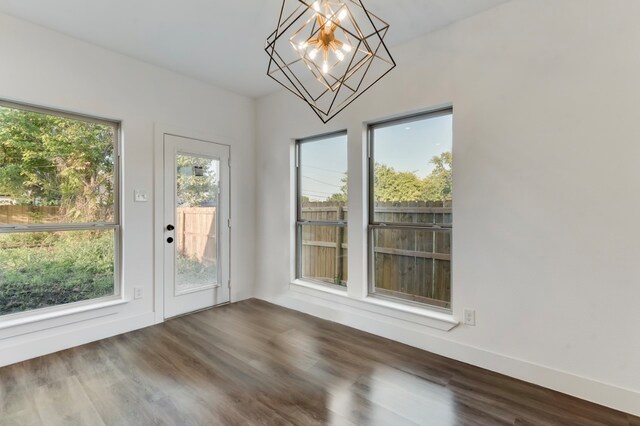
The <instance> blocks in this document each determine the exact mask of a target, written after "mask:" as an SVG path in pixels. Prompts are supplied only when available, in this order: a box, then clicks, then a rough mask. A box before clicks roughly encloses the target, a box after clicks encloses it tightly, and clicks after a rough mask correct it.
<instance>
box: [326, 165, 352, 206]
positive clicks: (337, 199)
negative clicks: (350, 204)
mask: <svg viewBox="0 0 640 426" xmlns="http://www.w3.org/2000/svg"><path fill="white" fill-rule="evenodd" d="M340 181H341V182H342V186H341V187H340V192H337V193H335V194H333V195H331V196H330V197H329V198H327V201H330V202H334V203H344V204H346V203H347V198H348V195H347V189H348V187H347V174H346V173H345V174H344V176H343V177H342V179H341V180H340Z"/></svg>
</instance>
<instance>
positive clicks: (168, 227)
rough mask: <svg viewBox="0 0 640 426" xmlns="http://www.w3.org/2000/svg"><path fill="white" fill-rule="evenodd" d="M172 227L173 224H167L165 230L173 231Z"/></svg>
mask: <svg viewBox="0 0 640 426" xmlns="http://www.w3.org/2000/svg"><path fill="white" fill-rule="evenodd" d="M174 229H176V228H174V226H173V225H167V231H173V230H174Z"/></svg>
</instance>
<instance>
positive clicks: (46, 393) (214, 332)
mask: <svg viewBox="0 0 640 426" xmlns="http://www.w3.org/2000/svg"><path fill="white" fill-rule="evenodd" d="M322 424H330V425H339V426H348V425H383V426H396V425H398V426H400V425H436V426H447V425H563V426H564V425H625V426H639V425H640V419H639V418H636V417H633V416H631V415H628V414H624V413H620V412H617V411H614V410H611V409H608V408H604V407H601V406H597V405H594V404H591V403H588V402H585V401H581V400H578V399H576V398H572V397H569V396H566V395H562V394H559V393H557V392H553V391H550V390H547V389H543V388H541V387H538V386H534V385H530V384H527V383H524V382H521V381H518V380H514V379H511V378H508V377H505V376H502V375H499V374H495V373H491V372H488V371H485V370H482V369H479V368H476V367H472V366H469V365H466V364H463V363H459V362H456V361H452V360H449V359H446V358H442V357H439V356H436V355H433V354H430V353H427V352H424V351H420V350H418V349H415V348H411V347H409V346H405V345H402V344H399V343H396V342H392V341H389V340H386V339H383V338H380V337H376V336H372V335H370V334H367V333H363V332H360V331H357V330H353V329H350V328H348V327H344V326H341V325H338V324H335V323H331V322H328V321H323V320H320V319H317V318H313V317H311V316H307V315H304V314H301V313H297V312H294V311H290V310H287V309H284V308H281V307H277V306H274V305H270V304H268V303H266V302H262V301H259V300H248V301H244V302H240V303H236V304H233V305H229V306H225V307H221V308H217V309H212V310H209V311H204V312H200V313H196V314H193V315H189V316H186V317H182V318H178V319H174V320H171V321H168V322H166V323H164V324H161V325H157V326H154V327H150V328H147V329H144V330H140V331H135V332H132V333H128V334H125V335H122V336H118V337H113V338H110V339H106V340H102V341H99V342H95V343H91V344H88V345H84V346H81V347H78V348H74V349H70V350H67V351H63V352H59V353H56V354H53V355H48V356H45V357H42V358H37V359H34V360H31V361H26V362H23V363H19V364H15V365H12V366H9V367H5V368H2V369H0V425H90V426H94V425H96V426H97V425H136V426H137V425H322Z"/></svg>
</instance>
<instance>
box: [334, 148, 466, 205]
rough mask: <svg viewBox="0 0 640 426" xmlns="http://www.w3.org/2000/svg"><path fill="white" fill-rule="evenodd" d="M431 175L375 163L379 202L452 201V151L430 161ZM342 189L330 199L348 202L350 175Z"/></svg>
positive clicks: (376, 189) (344, 180)
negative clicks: (420, 174)
mask: <svg viewBox="0 0 640 426" xmlns="http://www.w3.org/2000/svg"><path fill="white" fill-rule="evenodd" d="M430 163H431V164H433V166H434V167H433V170H432V171H431V174H430V175H429V176H427V177H426V178H424V179H421V178H420V177H418V176H417V175H416V174H415V173H413V172H399V171H397V170H395V169H394V168H393V167H390V166H387V165H385V164H379V163H376V165H375V169H374V184H373V185H374V191H375V194H376V201H378V202H383V203H385V202H392V203H399V202H411V201H450V200H451V199H452V189H453V179H452V172H451V171H452V165H453V156H452V154H451V152H444V153H442V154H441V155H440V156H434V157H433V158H432V159H431V161H430ZM342 182H343V186H342V188H341V189H340V192H338V193H336V194H333V195H332V196H331V197H329V198H328V199H327V201H333V202H346V201H347V178H346V177H344V178H343V179H342Z"/></svg>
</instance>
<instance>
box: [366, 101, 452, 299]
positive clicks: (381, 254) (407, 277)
mask: <svg viewBox="0 0 640 426" xmlns="http://www.w3.org/2000/svg"><path fill="white" fill-rule="evenodd" d="M452 127H453V114H452V111H451V110H445V111H438V112H435V113H431V114H426V115H421V116H418V117H411V118H406V119H401V120H396V121H392V122H386V123H381V124H377V125H373V126H371V128H370V132H369V136H370V138H371V140H370V147H371V158H370V166H369V168H370V213H369V216H370V244H369V258H370V274H369V276H370V292H371V293H373V294H375V295H376V296H383V297H392V298H396V299H402V300H406V301H412V302H418V303H424V304H428V305H432V306H435V307H440V308H445V309H449V308H450V307H451V232H452V227H453V220H452V205H453V204H452V203H453V192H452V166H453V155H452V143H453V142H452V141H453V137H452V133H453V130H452Z"/></svg>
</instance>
